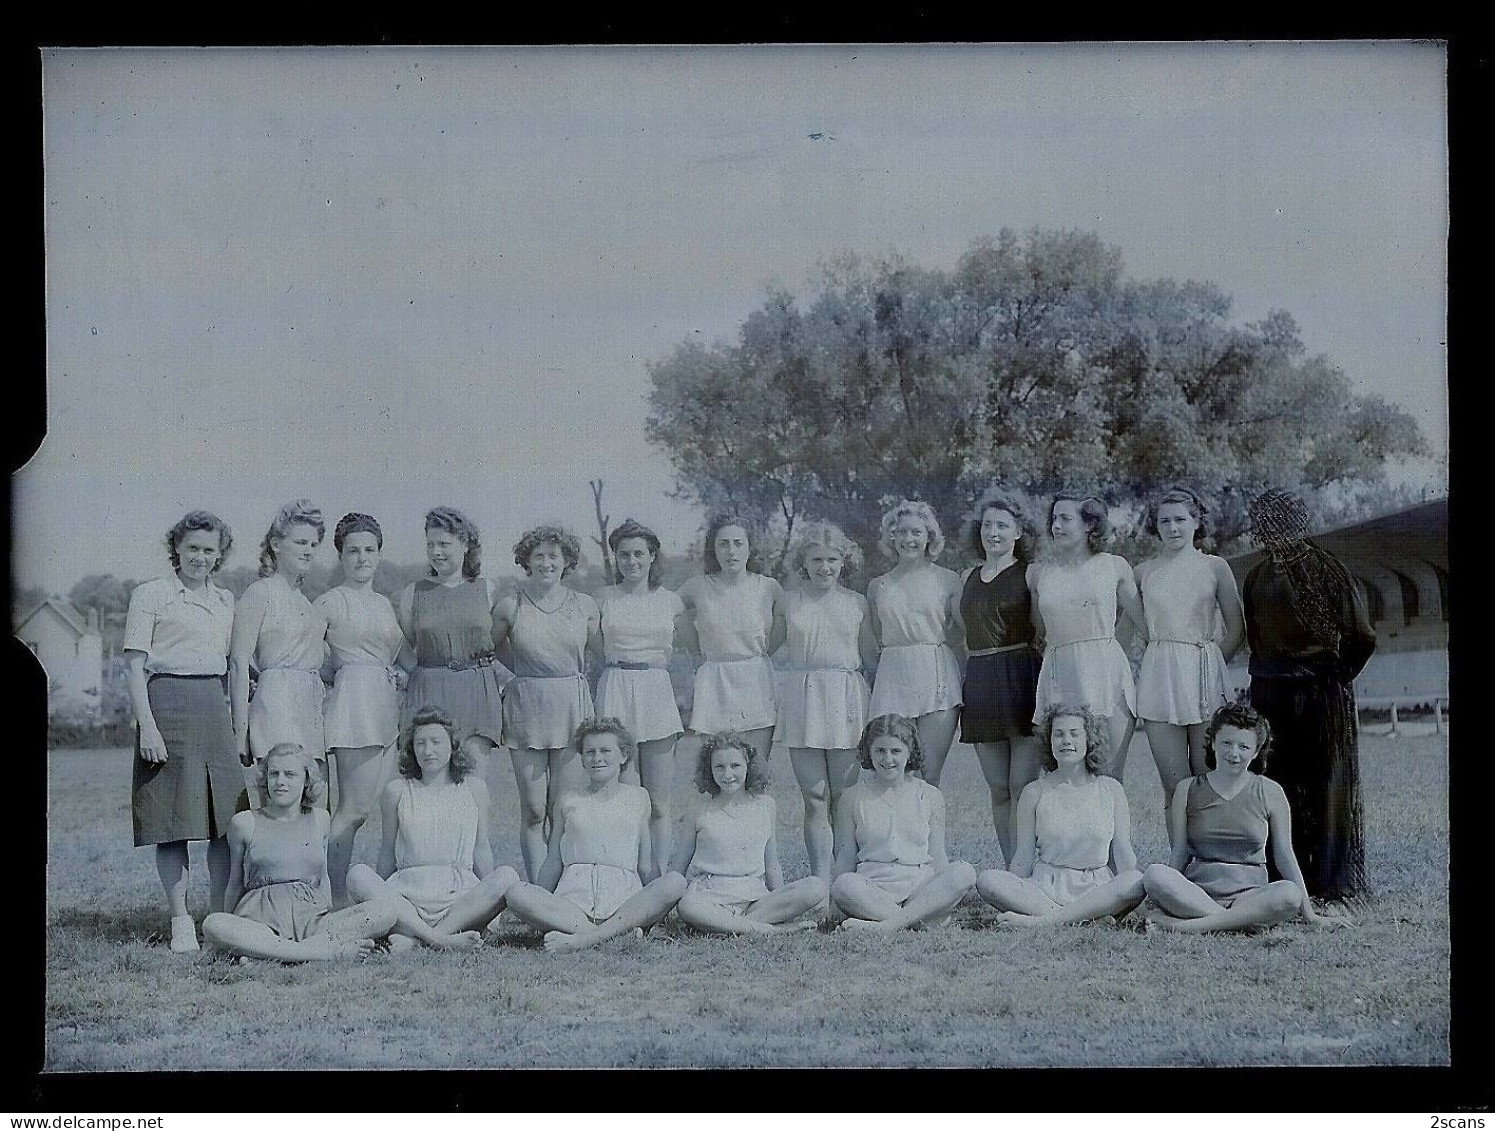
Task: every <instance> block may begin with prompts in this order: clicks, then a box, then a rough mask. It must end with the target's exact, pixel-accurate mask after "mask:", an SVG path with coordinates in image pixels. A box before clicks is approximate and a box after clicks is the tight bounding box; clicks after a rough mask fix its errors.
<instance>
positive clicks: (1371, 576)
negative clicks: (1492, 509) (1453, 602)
mask: <svg viewBox="0 0 1495 1131" xmlns="http://www.w3.org/2000/svg"><path fill="white" fill-rule="evenodd" d="M1312 537H1313V540H1314V541H1315V542H1317V543H1318V544H1319V545H1320V546H1322V547H1323V548H1324V549H1326V550H1328V551H1329V552H1330V553H1331V554H1333V555H1334V556H1335V557H1337V558H1338V559H1339V560H1340V561H1342V562H1344V564H1345V568H1347V569H1348V570H1349V571H1350V573H1351V574H1353V575H1354V578H1355V581H1356V583H1357V584H1358V585H1359V586H1360V592H1361V595H1362V596H1364V598H1365V601H1366V605H1367V606H1368V608H1369V610H1370V619H1371V623H1372V624H1374V625H1375V629H1376V654H1375V655H1374V656H1372V657H1371V659H1370V663H1368V664H1366V666H1365V670H1364V671H1363V672H1361V673H1360V678H1359V679H1357V680H1356V681H1355V695H1356V698H1357V699H1358V700H1359V702H1360V705H1361V706H1362V707H1376V706H1380V707H1386V706H1390V705H1391V704H1392V703H1393V702H1394V703H1395V704H1396V705H1398V706H1410V705H1413V704H1419V703H1432V702H1435V701H1438V700H1444V701H1446V700H1447V698H1448V500H1447V499H1440V500H1438V501H1437V502H1432V503H1422V504H1420V505H1418V506H1415V507H1408V508H1407V509H1406V510H1403V511H1397V512H1395V513H1394V514H1387V515H1382V516H1381V517H1380V518H1373V519H1370V520H1369V521H1367V522H1359V523H1356V524H1355V525H1353V526H1342V527H1340V528H1339V529H1337V530H1329V531H1325V532H1324V533H1322V534H1314V535H1312ZM1261 557H1262V555H1261V553H1260V551H1257V552H1254V553H1250V554H1242V555H1241V556H1239V557H1235V558H1231V559H1229V561H1230V568H1231V570H1232V571H1233V572H1234V573H1235V577H1236V581H1237V583H1240V582H1242V581H1244V580H1245V578H1246V574H1247V573H1249V572H1250V571H1251V567H1252V566H1254V565H1256V563H1257V562H1259V561H1261ZM1232 669H1233V671H1232V674H1233V675H1234V676H1235V677H1236V680H1237V682H1238V685H1239V686H1245V683H1246V672H1245V662H1244V653H1243V654H1242V657H1241V659H1240V660H1239V661H1238V662H1237V663H1236V664H1233V665H1232Z"/></svg>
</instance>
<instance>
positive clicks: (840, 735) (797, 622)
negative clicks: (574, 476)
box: [774, 522, 877, 883]
mask: <svg viewBox="0 0 1495 1131" xmlns="http://www.w3.org/2000/svg"><path fill="white" fill-rule="evenodd" d="M785 564H786V565H787V566H788V568H789V569H790V570H791V571H795V572H798V573H799V575H800V576H801V577H802V578H803V579H804V583H803V584H802V585H800V587H799V588H798V589H793V590H790V591H789V592H788V593H786V594H785V596H784V618H785V626H786V628H787V631H788V643H789V670H788V671H786V672H784V673H783V684H782V698H781V701H780V703H779V722H778V728H777V729H776V730H775V731H774V740H775V741H776V742H779V743H781V744H782V745H784V746H787V747H789V759H790V762H791V764H792V765H793V767H794V776H795V778H796V779H797V780H798V781H799V788H800V792H801V793H803V794H804V798H805V850H806V852H807V853H808V854H809V857H810V874H811V875H813V876H817V877H819V878H820V879H822V880H824V881H826V883H829V882H830V878H831V866H832V864H833V863H834V862H835V856H834V844H833V836H832V827H833V826H832V821H833V814H834V811H835V808H836V806H837V805H839V804H840V802H841V795H842V794H843V793H845V792H846V790H848V789H850V788H851V787H852V786H854V785H856V783H857V778H858V776H859V775H858V770H859V764H858V761H857V744H858V743H860V742H861V739H862V728H863V727H865V726H866V723H867V717H868V716H867V704H868V701H869V699H870V695H869V692H868V690H867V681H866V680H865V679H863V678H862V671H861V669H862V668H864V667H866V668H870V667H872V666H873V664H875V663H876V662H877V641H876V640H875V639H874V637H873V635H872V617H871V614H870V613H869V612H868V611H867V598H865V597H863V596H862V595H861V594H860V593H856V592H853V591H852V590H850V589H847V588H846V587H845V586H843V585H841V583H840V582H841V575H842V573H843V572H844V571H845V570H847V569H852V570H854V569H857V568H858V567H860V566H861V564H862V552H861V550H860V549H858V547H857V545H856V543H855V542H853V541H852V540H851V539H850V538H848V537H846V535H845V534H844V533H842V531H841V528H840V527H839V526H836V525H834V524H832V523H829V522H812V523H811V524H810V525H809V526H807V527H805V530H804V533H802V534H801V535H800V537H799V540H798V541H797V542H796V543H795V544H794V546H793V547H792V548H791V549H790V551H789V554H788V558H787V561H786V563H785Z"/></svg>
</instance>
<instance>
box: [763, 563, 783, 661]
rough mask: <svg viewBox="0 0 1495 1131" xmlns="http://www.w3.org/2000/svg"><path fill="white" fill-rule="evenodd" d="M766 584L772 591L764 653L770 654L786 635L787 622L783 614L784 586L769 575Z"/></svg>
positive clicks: (779, 645)
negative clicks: (770, 618) (770, 612)
mask: <svg viewBox="0 0 1495 1131" xmlns="http://www.w3.org/2000/svg"><path fill="white" fill-rule="evenodd" d="M768 584H769V585H770V586H772V592H773V621H772V623H771V624H770V625H769V626H768V651H767V652H765V653H764V654H765V655H768V656H772V655H773V654H774V653H775V652H777V651H778V650H779V648H780V647H782V646H783V643H784V641H785V639H786V638H787V637H788V635H789V624H788V621H787V619H786V618H785V615H784V587H783V586H782V585H780V584H779V583H778V582H777V581H775V580H774V579H773V578H771V577H770V578H769V579H768Z"/></svg>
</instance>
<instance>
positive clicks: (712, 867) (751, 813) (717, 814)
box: [674, 732, 830, 935]
mask: <svg viewBox="0 0 1495 1131" xmlns="http://www.w3.org/2000/svg"><path fill="white" fill-rule="evenodd" d="M768 780H769V779H768V768H767V767H766V766H765V765H764V764H763V757H762V755H760V754H759V753H758V751H757V749H756V748H755V747H754V746H753V744H752V743H750V742H749V741H748V740H747V739H745V738H743V737H742V736H741V735H737V734H732V733H731V732H728V733H727V734H712V735H707V736H706V740H705V741H704V742H702V743H701V753H700V759H699V761H698V763H697V765H696V788H698V789H699V790H700V791H701V792H702V793H704V794H706V795H707V796H709V797H710V798H711V800H710V801H709V802H707V803H706V805H705V807H704V808H702V809H701V811H700V812H699V813H697V814H696V815H695V817H694V819H692V820H691V821H689V822H688V826H689V827H688V831H687V832H686V834H685V839H684V840H683V841H681V843H680V850H679V853H678V855H677V856H676V857H675V865H674V871H675V874H683V875H684V878H685V881H686V889H685V894H684V895H683V896H682V897H681V899H680V906H679V912H680V918H681V919H683V920H685V922H687V923H689V924H690V925H691V926H692V927H694V928H696V930H698V931H708V932H711V933H714V934H719V935H740V934H761V935H771V934H777V933H779V932H782V931H802V930H808V929H811V928H813V927H814V926H815V924H814V922H813V920H810V919H806V918H804V916H806V915H808V914H809V913H810V912H811V911H813V910H814V909H815V908H817V907H819V906H820V905H821V904H823V903H824V902H825V901H826V897H827V896H828V895H829V894H830V888H829V886H828V885H827V884H826V882H825V881H824V880H823V879H820V878H819V877H817V876H806V877H805V878H804V879H802V880H795V881H794V882H793V883H792V884H785V883H784V873H783V870H782V869H781V868H780V866H779V847H778V840H777V838H776V837H775V836H774V826H775V825H776V824H777V823H778V814H777V810H776V809H775V807H774V803H773V798H772V797H770V796H768Z"/></svg>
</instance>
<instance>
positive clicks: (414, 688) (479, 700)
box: [395, 507, 513, 817]
mask: <svg viewBox="0 0 1495 1131" xmlns="http://www.w3.org/2000/svg"><path fill="white" fill-rule="evenodd" d="M426 562H427V564H428V565H429V566H430V567H431V572H430V574H429V575H428V576H426V577H423V578H421V579H420V580H419V581H415V582H412V583H411V584H409V585H407V586H406V587H405V588H404V589H403V590H402V591H401V593H400V599H399V601H398V602H397V603H396V606H395V612H396V615H397V616H398V618H399V621H400V628H401V629H403V630H404V633H405V638H406V639H407V640H408V641H410V643H411V644H412V645H413V646H414V648H415V665H416V666H415V669H414V670H413V671H412V672H411V673H410V682H409V684H408V685H407V686H406V688H405V699H404V703H403V704H402V706H401V709H400V727H401V729H402V730H403V729H404V728H406V727H409V726H410V725H411V722H412V720H413V719H414V718H415V714H416V712H417V711H419V710H420V709H421V708H422V707H439V708H440V709H441V710H442V711H443V712H445V714H446V717H447V718H448V719H449V720H450V721H451V724H452V732H453V734H454V735H455V736H456V739H457V742H458V744H459V745H461V746H462V747H463V748H464V749H465V750H466V751H467V754H468V759H469V761H470V762H471V764H472V765H474V766H477V767H479V768H480V770H481V771H482V772H483V776H484V777H485V778H486V780H487V783H488V785H489V787H490V793H491V795H492V796H495V797H496V796H497V793H498V791H497V789H494V788H493V786H494V785H495V784H496V783H495V777H496V775H497V773H498V767H497V766H495V765H493V762H494V761H495V759H493V758H492V754H493V749H494V747H496V746H498V745H499V743H500V742H502V741H503V717H504V716H503V689H504V685H505V684H506V683H508V682H509V680H511V679H512V678H513V673H511V672H510V671H509V669H508V668H506V667H504V666H503V665H502V664H501V663H499V662H498V659H497V658H496V657H495V656H494V654H493V606H494V605H495V604H496V603H497V601H498V586H497V584H496V583H495V582H493V581H491V580H489V579H488V578H485V577H482V576H481V575H480V571H481V569H482V563H483V546H482V543H481V542H480V541H479V540H478V528H477V527H476V526H474V525H473V524H472V522H471V521H470V520H469V519H468V518H467V516H466V515H464V514H463V513H462V512H461V511H459V510H457V509H456V508H455V507H434V508H432V509H431V510H429V511H427V512H426ZM492 816H493V814H490V817H492Z"/></svg>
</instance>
